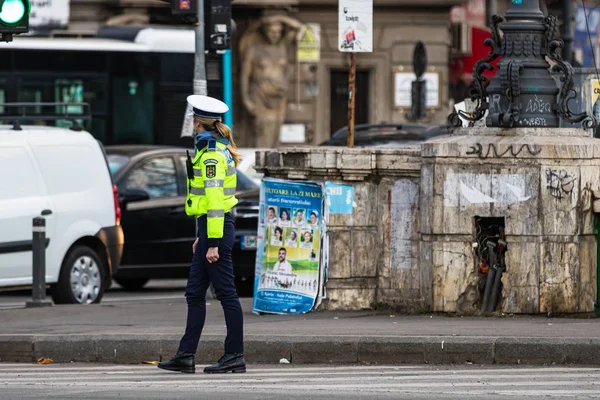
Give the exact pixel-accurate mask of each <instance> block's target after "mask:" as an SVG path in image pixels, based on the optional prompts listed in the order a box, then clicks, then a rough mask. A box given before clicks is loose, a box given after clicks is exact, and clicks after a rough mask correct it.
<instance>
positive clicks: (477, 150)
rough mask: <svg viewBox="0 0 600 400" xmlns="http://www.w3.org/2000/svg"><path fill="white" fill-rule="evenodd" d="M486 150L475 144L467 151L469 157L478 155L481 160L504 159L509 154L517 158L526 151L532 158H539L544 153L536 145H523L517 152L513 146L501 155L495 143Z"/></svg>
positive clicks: (489, 144) (479, 144) (490, 144)
mask: <svg viewBox="0 0 600 400" xmlns="http://www.w3.org/2000/svg"><path fill="white" fill-rule="evenodd" d="M484 148H485V147H484V145H482V144H481V143H475V145H474V146H471V147H470V149H469V151H467V155H468V156H471V155H476V156H478V157H479V158H481V159H486V158H490V157H496V158H500V157H504V156H505V155H507V154H509V153H510V155H511V156H513V157H517V156H518V155H519V154H521V152H522V151H523V150H524V149H525V150H527V152H528V153H529V154H530V155H532V156H537V155H538V154H540V153H541V152H542V149H541V148H540V147H538V146H535V145H533V146H530V145H528V144H524V145H521V146H520V147H518V149H516V150H515V147H514V146H513V145H512V144H511V145H509V146H508V147H507V148H506V150H504V151H503V152H501V153H498V148H497V147H496V144H495V143H488V145H487V150H486V151H484Z"/></svg>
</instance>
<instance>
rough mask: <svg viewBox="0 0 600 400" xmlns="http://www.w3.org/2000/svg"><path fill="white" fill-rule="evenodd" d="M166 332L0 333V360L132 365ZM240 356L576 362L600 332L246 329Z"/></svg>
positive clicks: (170, 340) (599, 345)
mask: <svg viewBox="0 0 600 400" xmlns="http://www.w3.org/2000/svg"><path fill="white" fill-rule="evenodd" d="M179 339H180V338H179V337H178V336H174V335H123V334H114V335H0V362H35V360H37V359H39V358H41V357H49V358H51V359H52V360H53V361H54V362H56V363H67V362H96V363H112V364H139V363H141V362H143V361H162V360H168V359H170V358H171V357H172V356H173V355H174V354H175V352H176V350H177V347H178V344H179ZM223 339H224V338H223V337H222V336H214V335H206V336H203V338H202V341H201V343H200V347H199V348H198V352H197V355H196V361H197V362H198V363H199V364H205V363H211V362H214V361H215V360H217V359H219V357H221V355H222V354H223ZM245 356H246V361H247V362H248V363H253V364H256V363H265V364H270V363H279V360H280V359H282V358H286V359H288V360H289V361H290V362H291V363H293V364H354V363H368V364H464V363H473V364H579V365H600V339H596V338H588V339H581V338H515V337H509V338H508V337H477V336H470V337H466V336H435V337H432V336H403V337H387V336H305V337H300V336H279V335H269V336H264V335H260V336H259V335H247V336H246V337H245Z"/></svg>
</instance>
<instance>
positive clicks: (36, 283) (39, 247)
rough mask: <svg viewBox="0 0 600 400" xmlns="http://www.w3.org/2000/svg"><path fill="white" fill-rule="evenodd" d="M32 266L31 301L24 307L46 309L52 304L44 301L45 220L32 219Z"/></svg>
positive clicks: (40, 218)
mask: <svg viewBox="0 0 600 400" xmlns="http://www.w3.org/2000/svg"><path fill="white" fill-rule="evenodd" d="M32 250H33V251H32V253H33V264H32V275H33V283H32V297H33V299H32V301H28V302H27V303H25V306H26V307H28V308H29V307H48V306H51V305H52V302H51V301H49V300H46V220H45V219H44V218H42V217H36V218H34V219H33V244H32Z"/></svg>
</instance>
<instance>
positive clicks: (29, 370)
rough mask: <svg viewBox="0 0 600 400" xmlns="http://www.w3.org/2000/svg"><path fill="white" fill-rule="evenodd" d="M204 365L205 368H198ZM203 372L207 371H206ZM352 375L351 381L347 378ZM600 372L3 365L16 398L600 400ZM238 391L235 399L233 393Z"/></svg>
mask: <svg viewBox="0 0 600 400" xmlns="http://www.w3.org/2000/svg"><path fill="white" fill-rule="evenodd" d="M198 367H200V366H198ZM200 368H201V367H200ZM344 375H345V376H344ZM599 380H600V368H585V367H578V368H568V367H512V368H510V367H501V368H498V367H494V366H489V367H488V366H459V367H450V366H447V367H446V366H443V367H435V366H414V365H412V366H336V367H329V366H318V367H307V368H304V367H298V366H284V367H279V368H273V367H267V368H263V367H261V366H254V367H253V366H250V367H249V370H248V373H246V374H239V375H238V374H228V375H206V374H203V373H202V372H201V369H200V372H199V373H196V374H194V375H186V374H181V373H173V372H167V371H160V370H158V368H156V367H155V366H152V365H132V366H128V365H87V364H67V365H65V364H51V365H45V366H38V365H31V364H0V388H3V389H4V388H6V389H8V390H10V391H11V393H15V391H16V392H21V391H22V392H23V393H24V394H25V393H32V391H33V390H44V391H50V392H52V393H57V394H59V393H71V394H73V393H77V392H79V391H80V390H85V391H86V393H88V394H89V393H95V394H97V396H95V397H102V393H103V392H110V391H115V390H116V391H119V393H121V394H122V395H123V396H126V395H127V393H134V392H135V393H141V392H140V391H148V390H150V391H155V392H161V393H162V392H165V393H166V391H170V393H178V392H181V391H185V390H191V391H194V390H196V389H197V388H198V387H199V386H198V385H201V387H202V388H206V389H209V390H210V391H211V392H212V393H222V394H223V395H227V396H229V397H227V398H236V397H235V396H237V395H238V394H242V393H246V394H247V393H251V392H253V391H256V392H257V393H260V392H265V391H269V392H271V393H283V392H286V393H289V391H296V392H300V393H305V394H306V398H311V397H312V395H313V394H315V395H317V394H318V395H319V396H321V397H320V398H322V396H323V395H324V394H325V395H327V393H331V394H334V393H335V394H338V395H339V394H340V393H344V395H345V394H348V399H350V398H354V397H352V394H354V395H355V396H361V397H362V396H366V395H369V396H371V397H372V393H381V395H385V396H390V394H391V395H392V396H394V395H397V396H398V397H400V396H401V395H412V396H414V395H416V394H421V395H424V396H430V397H431V398H440V399H441V398H444V397H447V396H453V398H457V397H456V396H461V397H459V398H467V397H468V398H474V399H480V398H481V399H483V398H488V397H490V396H513V397H519V398H539V397H540V396H544V397H555V396H561V397H571V398H576V399H579V398H582V397H587V398H600V391H598V388H597V383H598V381H599ZM232 394H233V395H232ZM386 398H387V397H386Z"/></svg>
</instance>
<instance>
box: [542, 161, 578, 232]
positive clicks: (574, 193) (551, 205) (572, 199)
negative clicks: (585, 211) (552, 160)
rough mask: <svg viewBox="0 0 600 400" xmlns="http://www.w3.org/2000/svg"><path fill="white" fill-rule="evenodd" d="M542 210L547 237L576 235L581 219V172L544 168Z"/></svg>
mask: <svg viewBox="0 0 600 400" xmlns="http://www.w3.org/2000/svg"><path fill="white" fill-rule="evenodd" d="M540 179H541V186H542V190H541V209H540V210H539V212H540V214H539V215H543V220H544V232H543V233H544V234H545V235H576V234H577V231H578V227H579V220H580V217H579V215H578V210H579V207H578V204H577V203H578V201H579V195H578V193H579V168H577V167H567V166H544V167H542V169H541V177H540Z"/></svg>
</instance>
